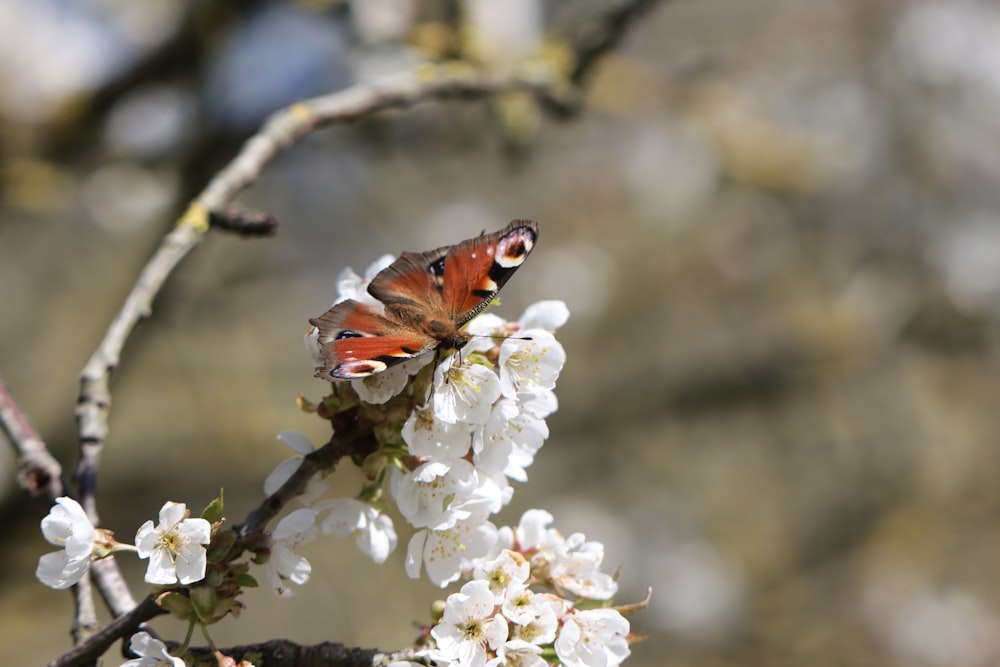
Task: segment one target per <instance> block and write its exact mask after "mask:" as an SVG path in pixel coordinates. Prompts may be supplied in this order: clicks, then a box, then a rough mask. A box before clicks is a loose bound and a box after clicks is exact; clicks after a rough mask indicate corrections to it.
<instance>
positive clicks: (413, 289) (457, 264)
mask: <svg viewBox="0 0 1000 667" xmlns="http://www.w3.org/2000/svg"><path fill="white" fill-rule="evenodd" d="M537 239H538V223H537V222H533V221H531V220H515V221H514V222H512V223H510V224H509V225H507V227H505V228H504V229H501V230H500V231H498V232H494V233H492V234H483V235H481V236H477V237H476V238H474V239H469V240H468V241H463V242H461V243H459V244H458V245H453V246H444V247H442V248H437V249H436V250H430V251H428V252H424V253H413V252H404V253H403V254H402V255H401V256H400V257H399V259H397V260H396V261H395V262H393V263H392V264H390V265H389V266H388V267H386V268H385V269H384V270H382V271H381V272H380V273H379V274H378V275H377V276H375V279H374V280H372V282H371V284H370V285H369V286H368V293H369V294H371V295H372V296H373V297H375V298H376V299H378V300H379V301H381V302H382V303H384V304H386V306H388V307H389V310H392V309H394V308H400V307H401V308H408V309H415V310H418V311H422V312H427V313H429V314H431V315H435V316H444V317H447V318H449V319H451V320H452V321H453V322H454V323H455V325H456V326H457V327H461V326H462V325H463V324H465V323H466V322H468V321H469V320H471V319H472V318H473V317H475V316H476V315H478V314H479V313H480V312H481V311H482V310H483V309H484V308H486V306H488V305H489V304H490V302H491V301H492V300H493V299H494V298H495V297H496V295H497V292H499V291H500V288H501V287H503V285H504V283H506V282H507V280H508V279H509V278H510V276H511V275H513V273H514V271H516V270H517V268H518V267H519V266H521V264H522V263H523V262H524V259H525V258H526V257H527V256H528V253H530V252H531V249H532V248H533V247H534V245H535V241H536V240H537Z"/></svg>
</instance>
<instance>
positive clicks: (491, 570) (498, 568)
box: [472, 551, 531, 620]
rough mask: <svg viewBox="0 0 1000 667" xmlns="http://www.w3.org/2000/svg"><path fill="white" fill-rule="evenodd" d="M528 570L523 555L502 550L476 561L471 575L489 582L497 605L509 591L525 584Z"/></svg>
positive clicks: (520, 587) (518, 588)
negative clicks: (493, 555)
mask: <svg viewBox="0 0 1000 667" xmlns="http://www.w3.org/2000/svg"><path fill="white" fill-rule="evenodd" d="M530 570H531V568H530V567H529V565H528V561H527V560H525V558H524V556H522V555H521V554H519V553H517V552H514V551H503V552H502V553H501V554H500V555H499V556H497V557H496V558H493V559H490V560H487V561H479V562H478V563H476V564H475V566H474V569H473V575H472V576H473V577H474V578H475V579H481V580H483V581H485V582H486V583H488V584H489V587H490V591H491V592H492V593H493V597H494V601H495V602H496V604H498V605H499V604H501V603H503V601H504V600H505V599H506V598H507V597H508V596H509V591H511V590H521V589H523V588H524V587H525V585H527V583H528V575H529V574H530ZM507 618H510V617H509V616H508V617H507ZM511 620H513V619H511Z"/></svg>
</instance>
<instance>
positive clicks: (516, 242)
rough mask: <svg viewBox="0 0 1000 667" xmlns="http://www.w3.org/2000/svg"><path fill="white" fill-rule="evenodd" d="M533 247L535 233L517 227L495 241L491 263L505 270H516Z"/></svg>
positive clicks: (525, 228)
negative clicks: (494, 250) (494, 252)
mask: <svg viewBox="0 0 1000 667" xmlns="http://www.w3.org/2000/svg"><path fill="white" fill-rule="evenodd" d="M534 245H535V233H534V232H533V231H532V230H531V229H530V228H528V227H519V228H517V229H515V230H513V231H512V232H511V233H509V234H507V235H506V236H504V237H503V238H501V239H500V240H499V241H497V248H496V254H495V255H494V256H493V263H494V264H499V265H500V266H501V267H503V268H505V269H514V268H517V267H519V266H521V264H522V263H524V259H525V258H526V257H527V256H528V253H529V252H531V248H532V247H533V246H534Z"/></svg>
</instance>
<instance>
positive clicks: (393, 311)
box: [309, 220, 538, 380]
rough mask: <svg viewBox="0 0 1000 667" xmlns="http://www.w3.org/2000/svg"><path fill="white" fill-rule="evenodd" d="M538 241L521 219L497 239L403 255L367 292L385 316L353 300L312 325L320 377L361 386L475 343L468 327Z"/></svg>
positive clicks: (488, 237)
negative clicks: (433, 354) (435, 353)
mask: <svg viewBox="0 0 1000 667" xmlns="http://www.w3.org/2000/svg"><path fill="white" fill-rule="evenodd" d="M537 240H538V223H537V222H534V221H532V220H515V221H513V222H511V223H510V224H509V225H507V226H506V227H504V228H503V229H501V230H500V231H498V232H494V233H492V234H482V235H481V236H477V237H476V238H474V239H469V240H467V241H462V242H461V243H459V244H457V245H450V246H444V247H442V248H438V249H437V250H430V251H428V252H421V253H416V252H404V253H403V254H402V255H400V257H399V258H398V259H397V260H396V261H394V262H393V263H392V264H390V265H389V266H388V267H386V268H385V269H383V270H382V271H380V272H379V273H378V274H377V275H376V276H375V278H374V279H373V280H372V281H371V283H370V284H369V285H368V293H369V294H371V295H372V296H373V297H375V298H376V299H377V300H378V301H380V302H382V304H383V305H384V309H383V312H379V310H377V309H376V308H372V307H371V306H367V305H365V304H363V303H358V302H357V301H354V300H353V299H348V300H346V301H341V302H340V303H338V304H335V305H334V306H333V307H332V308H330V310H328V311H326V312H325V313H323V314H322V315H320V316H319V317H317V318H314V319H311V320H309V322H310V323H311V324H312V325H313V326H315V327H316V329H317V330H318V332H319V337H318V342H319V346H320V355H319V356H320V361H321V362H322V363H323V365H322V366H320V367H318V368H317V369H316V377H318V378H322V379H324V380H356V379H358V378H364V377H368V376H369V375H374V374H375V373H379V372H381V371H384V370H385V369H387V368H389V367H390V366H393V365H395V364H398V363H402V362H404V361H406V360H407V359H412V358H413V357H416V356H418V355H421V354H424V353H427V352H430V351H432V350H457V349H459V348H461V347H462V346H464V345H465V344H466V343H467V342H468V341H469V338H470V336H469V334H468V333H466V332H464V331H462V327H463V326H464V325H465V324H466V323H467V322H468V321H469V320H471V319H472V318H473V317H475V316H476V315H478V314H479V313H480V312H482V311H483V309H485V308H486V307H487V306H488V305H489V304H490V302H491V301H493V299H494V298H495V297H496V295H497V293H498V292H499V291H500V288H501V287H503V286H504V283H506V282H507V280H509V279H510V277H511V275H513V273H514V271H516V270H517V268H518V267H519V266H521V264H522V263H523V262H524V260H525V258H526V257H527V256H528V253H530V252H531V249H532V248H533V247H534V245H535V241H537Z"/></svg>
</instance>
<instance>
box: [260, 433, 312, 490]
mask: <svg viewBox="0 0 1000 667" xmlns="http://www.w3.org/2000/svg"><path fill="white" fill-rule="evenodd" d="M278 440H281V441H282V442H283V443H285V444H286V445H288V446H289V447H290V448H291V449H292V450H293V451H295V452H296V453H298V454H299V456H292V457H291V458H287V459H285V460H284V461H282V462H281V463H279V464H278V465H277V467H275V469H274V470H272V471H271V474H270V475H268V476H267V479H265V480H264V493H266V494H267V495H269V496H270V495H273V494H274V493H275V492H276V491H277V490H278V489H280V488H281V486H282V485H283V484H284V483H285V482H287V481H288V478H289V477H291V476H292V475H293V474H294V473H295V471H296V470H298V469H299V466H300V465H302V459H303V457H305V456H306V455H307V454H311V453H312V451H313V450H314V449H315V448H316V447H315V446H314V445H313V444H312V442H311V441H310V440H309V438H308V437H306V435H305V434H303V433H299V432H298V431H282V432H281V433H279V434H278ZM324 493H326V480H324V479H323V478H322V476H321V475H315V476H313V477H312V479H310V480H309V482H308V483H307V484H306V488H305V491H303V492H302V494H301V495H300V496H299V500H300V501H302V503H303V504H305V505H311V504H313V502H315V500H316V499H317V498H319V497H320V496H322V495H323V494H324Z"/></svg>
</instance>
